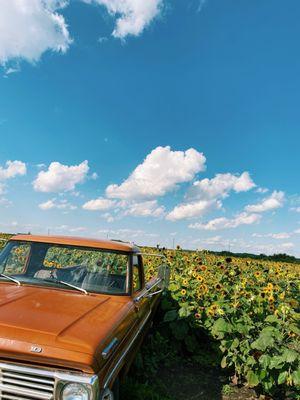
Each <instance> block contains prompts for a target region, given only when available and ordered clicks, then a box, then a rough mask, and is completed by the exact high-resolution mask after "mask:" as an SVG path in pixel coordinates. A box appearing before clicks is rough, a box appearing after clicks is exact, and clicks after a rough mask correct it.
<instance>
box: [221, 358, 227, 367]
mask: <svg viewBox="0 0 300 400" xmlns="http://www.w3.org/2000/svg"><path fill="white" fill-rule="evenodd" d="M221 367H222V368H226V367H227V358H226V357H223V358H222V361H221Z"/></svg>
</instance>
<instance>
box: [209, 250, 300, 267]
mask: <svg viewBox="0 0 300 400" xmlns="http://www.w3.org/2000/svg"><path fill="white" fill-rule="evenodd" d="M209 253H211V254H216V255H219V256H222V257H241V258H252V259H254V260H265V261H279V262H286V263H294V264H300V259H299V258H296V257H294V256H290V255H289V254H285V253H279V254H273V255H271V256H267V255H266V254H251V253H232V252H230V251H209Z"/></svg>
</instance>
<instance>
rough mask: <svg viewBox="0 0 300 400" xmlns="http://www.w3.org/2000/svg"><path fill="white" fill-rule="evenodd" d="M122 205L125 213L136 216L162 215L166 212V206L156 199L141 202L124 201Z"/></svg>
mask: <svg viewBox="0 0 300 400" xmlns="http://www.w3.org/2000/svg"><path fill="white" fill-rule="evenodd" d="M120 206H121V207H122V208H124V209H125V211H124V215H131V216H134V217H160V216H162V215H163V214H164V213H165V209H164V207H163V206H159V205H158V203H157V201H156V200H149V201H143V202H139V203H135V202H133V203H127V202H122V203H121V204H120Z"/></svg>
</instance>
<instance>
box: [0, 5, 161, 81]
mask: <svg viewBox="0 0 300 400" xmlns="http://www.w3.org/2000/svg"><path fill="white" fill-rule="evenodd" d="M81 1H82V2H84V3H87V4H94V5H98V6H103V7H104V8H105V9H106V10H107V11H108V12H109V14H110V15H112V16H113V17H114V18H115V20H116V24H115V29H114V31H113V36H114V37H116V38H121V39H123V38H125V37H126V36H128V35H132V36H138V35H140V34H141V33H142V32H143V31H144V29H145V28H146V27H147V26H148V25H149V24H150V23H151V22H152V21H153V20H154V19H155V17H157V16H158V15H159V14H160V11H161V8H162V3H163V0H147V1H142V0H81ZM70 3H71V1H70V0H2V1H1V13H0V31H1V35H0V65H3V66H5V67H6V72H7V74H8V73H12V72H16V71H18V67H16V64H12V65H11V62H18V61H19V60H21V59H22V60H26V61H28V62H30V63H34V62H37V61H38V60H39V59H40V58H41V56H42V54H43V53H44V52H46V51H53V52H60V53H64V52H66V51H67V50H68V48H69V47H70V45H71V43H72V38H71V37H70V33H69V30H68V26H67V23H66V21H65V18H64V16H63V15H62V9H63V8H65V7H67V6H68V5H69V4H70Z"/></svg>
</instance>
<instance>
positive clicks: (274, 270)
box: [146, 249, 300, 399]
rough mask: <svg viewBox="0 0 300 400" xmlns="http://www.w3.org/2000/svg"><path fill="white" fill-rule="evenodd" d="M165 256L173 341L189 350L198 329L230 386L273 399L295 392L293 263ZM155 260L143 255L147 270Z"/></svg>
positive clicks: (298, 390) (298, 387) (298, 358)
mask: <svg viewBox="0 0 300 400" xmlns="http://www.w3.org/2000/svg"><path fill="white" fill-rule="evenodd" d="M164 254H165V255H166V257H167V259H168V262H169V263H170V265H171V284H170V287H169V292H170V293H169V298H168V299H164V300H163V303H162V305H163V309H164V316H163V321H164V323H165V324H168V325H169V328H170V331H171V332H172V334H173V336H174V339H175V340H177V341H181V342H183V344H184V346H185V348H186V349H187V351H189V352H191V353H194V352H195V351H197V346H198V345H199V340H198V341H197V336H198V335H197V331H202V332H205V334H206V335H207V336H208V337H209V338H210V340H211V341H213V342H214V343H217V346H218V347H219V349H220V351H221V353H222V357H221V366H222V368H226V369H227V370H229V371H231V373H232V381H233V382H234V383H235V384H244V385H247V386H249V387H252V388H255V389H257V390H259V391H260V392H262V393H264V394H268V395H271V396H272V397H273V398H274V399H277V398H300V397H299V396H300V313H299V312H300V310H299V300H300V299H299V293H300V291H299V290H300V266H299V264H280V263H275V262H270V261H266V262H260V261H257V260H255V261H254V260H250V259H241V258H232V259H231V258H227V259H225V258H221V257H217V256H215V255H213V254H209V253H207V252H205V251H204V252H185V251H182V250H180V249H178V250H176V251H171V250H167V251H165V252H164ZM157 263H158V261H157V260H155V259H154V258H148V259H147V260H146V264H147V268H148V273H149V274H150V275H151V274H153V273H154V270H155V268H156V265H157ZM195 333H196V334H195Z"/></svg>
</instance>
